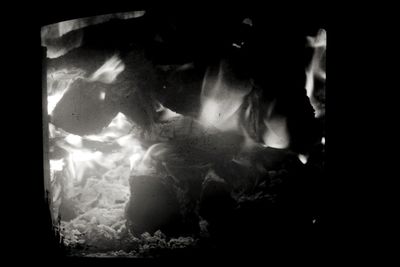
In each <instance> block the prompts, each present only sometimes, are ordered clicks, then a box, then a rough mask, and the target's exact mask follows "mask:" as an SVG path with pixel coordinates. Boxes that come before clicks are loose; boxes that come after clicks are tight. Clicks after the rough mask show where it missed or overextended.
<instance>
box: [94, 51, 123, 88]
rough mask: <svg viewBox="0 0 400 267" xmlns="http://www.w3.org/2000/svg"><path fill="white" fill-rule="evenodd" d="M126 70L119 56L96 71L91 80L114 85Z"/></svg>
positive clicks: (112, 58) (109, 60)
mask: <svg viewBox="0 0 400 267" xmlns="http://www.w3.org/2000/svg"><path fill="white" fill-rule="evenodd" d="M124 69H125V64H124V63H123V62H122V60H121V59H120V58H119V57H118V56H117V55H114V56H112V57H111V58H110V59H108V60H107V61H106V62H105V63H104V64H103V65H102V66H101V67H100V68H99V69H98V70H96V71H95V72H94V73H93V75H92V76H91V77H90V79H89V80H90V81H99V82H103V83H112V82H114V81H115V79H116V78H117V76H118V75H119V74H120V73H121V72H123V71H124Z"/></svg>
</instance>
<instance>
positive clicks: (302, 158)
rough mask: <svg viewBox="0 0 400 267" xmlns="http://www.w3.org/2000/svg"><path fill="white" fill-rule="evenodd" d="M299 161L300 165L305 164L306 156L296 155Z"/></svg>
mask: <svg viewBox="0 0 400 267" xmlns="http://www.w3.org/2000/svg"><path fill="white" fill-rule="evenodd" d="M298 157H299V160H300V161H301V163H303V164H307V161H308V155H304V154H299V155H298Z"/></svg>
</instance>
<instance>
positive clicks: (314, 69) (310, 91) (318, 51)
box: [305, 29, 326, 118]
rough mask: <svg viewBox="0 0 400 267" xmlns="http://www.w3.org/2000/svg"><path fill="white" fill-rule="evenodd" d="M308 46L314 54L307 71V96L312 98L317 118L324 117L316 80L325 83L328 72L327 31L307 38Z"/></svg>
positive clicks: (321, 31)
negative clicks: (317, 95) (317, 96)
mask: <svg viewBox="0 0 400 267" xmlns="http://www.w3.org/2000/svg"><path fill="white" fill-rule="evenodd" d="M307 42H308V46H309V47H312V48H313V49H314V53H313V56H312V59H311V62H310V65H309V66H308V68H307V69H306V85H305V87H306V90H307V96H308V97H309V98H310V103H311V105H312V106H313V108H314V110H315V117H317V118H318V117H320V116H322V115H323V113H324V110H323V109H322V108H321V107H320V105H319V103H318V100H317V99H316V98H315V96H314V94H315V82H314V81H315V79H318V80H320V81H323V82H325V80H326V71H325V69H324V65H325V61H324V60H325V57H324V55H325V52H326V31H325V30H324V29H320V30H319V31H318V33H317V36H316V37H307Z"/></svg>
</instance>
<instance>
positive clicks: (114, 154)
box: [53, 113, 145, 182]
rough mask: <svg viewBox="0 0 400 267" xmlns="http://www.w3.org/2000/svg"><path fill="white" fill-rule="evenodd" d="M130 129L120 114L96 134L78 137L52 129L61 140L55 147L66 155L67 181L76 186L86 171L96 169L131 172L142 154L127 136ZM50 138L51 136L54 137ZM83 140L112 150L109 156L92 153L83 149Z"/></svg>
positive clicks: (130, 126)
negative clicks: (127, 167)
mask: <svg viewBox="0 0 400 267" xmlns="http://www.w3.org/2000/svg"><path fill="white" fill-rule="evenodd" d="M132 127H133V125H132V123H130V122H129V121H128V119H127V118H126V117H125V115H123V114H122V113H118V114H117V115H116V116H115V117H114V119H113V120H112V121H111V123H110V124H109V125H108V126H107V127H106V128H104V129H103V131H102V132H101V133H100V134H97V135H90V136H83V137H82V136H78V135H74V134H69V133H66V132H64V131H61V130H60V131H57V130H56V129H55V127H54V126H53V128H54V129H53V132H54V134H57V136H61V137H62V136H64V139H63V140H61V141H58V142H57V145H59V146H60V147H62V148H63V149H65V150H66V151H68V154H69V155H68V157H67V169H68V171H69V177H70V179H71V181H75V182H80V181H82V179H83V178H84V177H85V175H86V173H87V171H89V170H92V171H94V172H95V173H96V171H100V170H99V167H102V168H104V169H107V170H112V169H114V168H116V167H117V165H118V164H126V165H130V168H131V169H134V168H135V167H136V166H137V165H138V164H139V162H140V160H141V158H142V157H143V155H144V154H145V151H144V150H143V148H142V147H141V145H140V142H139V141H138V140H137V138H136V137H135V136H134V135H133V134H130V133H129V132H130V130H131V129H132ZM54 134H53V135H54ZM84 140H91V141H97V142H99V144H100V145H104V146H112V147H113V150H112V151H111V152H107V153H105V152H101V151H98V150H97V151H94V150H93V149H92V148H87V147H85V145H84Z"/></svg>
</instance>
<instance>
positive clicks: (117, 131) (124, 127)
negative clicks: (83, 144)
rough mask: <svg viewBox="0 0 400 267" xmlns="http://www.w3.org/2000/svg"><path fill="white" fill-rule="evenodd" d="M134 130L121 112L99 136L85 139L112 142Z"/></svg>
mask: <svg viewBox="0 0 400 267" xmlns="http://www.w3.org/2000/svg"><path fill="white" fill-rule="evenodd" d="M131 129H132V123H131V122H130V121H129V119H128V118H127V117H126V116H125V115H124V114H123V113H121V112H119V113H118V114H117V115H116V116H115V117H114V119H112V121H111V122H110V124H109V125H108V126H107V127H106V128H104V129H103V130H102V131H101V132H100V133H99V134H92V135H86V136H85V138H86V139H88V140H93V141H99V142H103V141H111V140H113V139H116V138H119V137H121V136H124V135H127V134H128V133H129V132H130V130H131Z"/></svg>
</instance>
